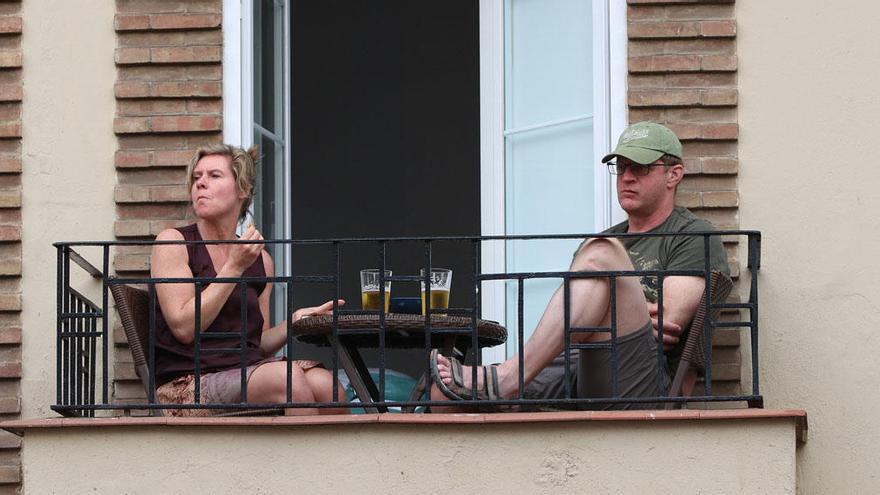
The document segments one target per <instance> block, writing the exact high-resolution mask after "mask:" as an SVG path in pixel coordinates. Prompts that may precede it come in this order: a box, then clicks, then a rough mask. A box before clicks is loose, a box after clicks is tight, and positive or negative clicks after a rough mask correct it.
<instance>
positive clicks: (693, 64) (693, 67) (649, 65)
mask: <svg viewBox="0 0 880 495" xmlns="http://www.w3.org/2000/svg"><path fill="white" fill-rule="evenodd" d="M698 70H700V57H699V56H697V55H648V56H643V57H630V59H629V71H630V72H635V73H639V72H694V71H698Z"/></svg>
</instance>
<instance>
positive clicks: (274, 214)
mask: <svg viewBox="0 0 880 495" xmlns="http://www.w3.org/2000/svg"><path fill="white" fill-rule="evenodd" d="M475 1H478V2H479V31H480V35H479V36H480V55H479V56H480V82H479V85H480V114H481V116H480V148H481V151H480V183H481V189H480V202H481V206H480V210H481V213H480V216H481V232H482V234H484V235H491V234H530V233H571V232H591V231H595V230H601V229H603V228H606V227H608V226H609V225H611V224H612V223H614V222H616V221H618V220H620V219H621V218H622V216H623V215H622V212H620V211H619V209H616V208H617V203H616V201H614V200H613V197H614V195H613V191H612V187H613V183H612V181H610V180H609V178H608V176H607V174H606V173H605V170H604V169H603V168H600V167H592V165H594V164H596V163H598V161H599V158H600V157H601V156H602V154H604V153H605V152H606V151H607V150H608V149H609V148H610V147H611V145H612V136H616V135H617V133H618V132H620V131H621V130H622V129H623V127H624V126H625V120H626V107H625V93H626V87H625V81H626V72H625V71H626V68H625V47H626V39H625V37H626V32H625V31H626V30H625V8H626V6H625V5H623V4H622V3H621V2H611V1H610V0H605V1H590V0H548V1H541V2H536V1H534V0H475ZM289 6H290V0H241V2H240V4H239V1H238V0H226V1H225V4H224V16H225V17H226V18H225V19H224V37H225V41H226V43H225V46H226V47H227V48H226V50H227V51H226V54H225V58H224V74H226V76H225V77H226V79H225V86H224V87H225V94H224V99H225V103H226V107H227V109H226V113H225V118H226V126H225V129H226V131H227V133H226V136H225V137H226V139H227V140H229V141H233V142H240V143H241V144H243V145H250V144H251V143H256V144H259V145H260V146H261V148H262V154H263V166H264V171H271V172H272V173H271V174H269V173H263V174H261V176H260V178H259V187H258V191H257V203H256V205H255V211H254V215H255V218H256V221H257V223H258V225H259V226H260V227H261V229H262V230H263V232H264V234H266V237H267V238H289V237H290V236H291V229H290V224H291V216H290V213H291V197H290V196H291V192H290V191H291V184H290V179H289V178H290V173H291V168H290V167H291V164H290V156H291V154H290V147H289V142H290V139H291V137H290V136H289V133H290V131H289V129H290V125H289V122H290V113H291V105H290V104H289V102H290V101H291V100H290V91H289V85H290V84H289V80H290V76H289V71H290V69H289V67H288V66H287V64H288V61H289V59H290V58H289V56H288V54H289V53H290V46H289V43H290V41H289V39H290V38H289V35H288V31H289V23H290V19H289V12H290V10H289ZM339 15H345V12H339ZM234 47H242V49H241V50H240V51H238V52H236V51H235V50H234ZM328 63H331V61H328ZM293 112H295V109H293ZM236 120H238V121H239V122H247V123H248V125H245V124H238V123H236ZM548 212H550V214H548ZM576 245H577V242H576V241H570V242H566V241H555V242H553V243H531V244H530V243H526V242H508V243H506V245H501V243H498V245H493V246H491V247H490V246H487V247H486V248H484V250H483V270H484V271H498V272H501V271H517V270H529V269H535V270H552V269H560V268H565V267H567V265H568V262H569V260H570V256H571V253H572V251H573V250H574V248H575V246H576ZM273 256H274V258H275V260H276V271H277V272H278V273H282V270H284V269H285V267H287V266H290V265H289V261H290V260H289V254H288V253H273ZM556 286H558V281H556V280H546V281H536V282H533V283H532V284H530V287H527V289H528V294H527V303H526V305H527V308H526V313H527V317H526V323H525V325H524V326H525V328H533V327H534V322H535V321H537V318H538V317H539V316H540V311H541V310H543V307H544V304H545V303H546V300H547V299H548V298H549V296H550V293H552V291H553V290H554V289H555V287H556ZM279 289H280V287H279ZM514 291H515V289H514V288H512V287H505V286H504V285H503V284H497V285H492V284H486V285H485V286H484V287H483V303H482V305H483V315H484V317H486V318H490V319H495V320H499V321H502V322H503V321H505V320H507V326H508V328H509V329H510V331H511V332H510V334H511V335H514V336H515V335H516V332H515V325H514V323H515V322H512V321H510V315H513V314H515V313H516V307H515V305H514V303H515V299H513V296H512V294H515V292H514ZM275 294H276V295H275V297H277V298H281V297H285V296H284V293H283V291H282V290H278V291H277V292H276V293H275ZM279 306H280V305H279ZM279 316H280V315H279ZM526 336H528V332H527V333H526ZM515 346H516V340H515V339H511V342H510V344H509V347H508V352H509V351H510V350H512V349H515ZM503 353H504V351H503V350H501V351H495V354H490V355H488V357H489V358H490V359H493V360H494V359H501V358H503V357H504V356H503Z"/></svg>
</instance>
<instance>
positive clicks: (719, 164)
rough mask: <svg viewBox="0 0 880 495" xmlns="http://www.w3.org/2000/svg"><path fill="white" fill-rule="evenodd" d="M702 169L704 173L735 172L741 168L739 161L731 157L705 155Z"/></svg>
mask: <svg viewBox="0 0 880 495" xmlns="http://www.w3.org/2000/svg"><path fill="white" fill-rule="evenodd" d="M701 162H702V164H701V165H702V166H701V170H702V172H703V173H704V174H735V173H737V171H738V169H739V161H738V160H737V159H736V158H731V157H714V156H707V157H703V158H702V160H701Z"/></svg>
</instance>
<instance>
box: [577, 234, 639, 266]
mask: <svg viewBox="0 0 880 495" xmlns="http://www.w3.org/2000/svg"><path fill="white" fill-rule="evenodd" d="M571 268H572V270H576V271H607V270H629V269H632V262H631V261H630V259H629V255H628V254H627V252H626V248H625V247H623V244H622V243H621V242H620V241H619V240H617V239H615V238H610V237H597V238H593V239H588V240H587V241H586V242H584V243H583V244H581V246H580V247H579V248H578V251H577V253H575V256H574V260H573V261H572V262H571Z"/></svg>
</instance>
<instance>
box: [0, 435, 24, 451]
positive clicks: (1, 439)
mask: <svg viewBox="0 0 880 495" xmlns="http://www.w3.org/2000/svg"><path fill="white" fill-rule="evenodd" d="M18 448H21V437H20V436H18V435H16V434H14V433H9V432H8V431H3V432H0V449H3V450H7V449H18Z"/></svg>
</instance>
